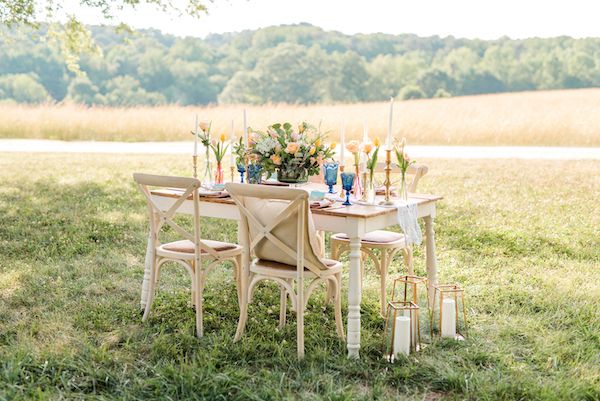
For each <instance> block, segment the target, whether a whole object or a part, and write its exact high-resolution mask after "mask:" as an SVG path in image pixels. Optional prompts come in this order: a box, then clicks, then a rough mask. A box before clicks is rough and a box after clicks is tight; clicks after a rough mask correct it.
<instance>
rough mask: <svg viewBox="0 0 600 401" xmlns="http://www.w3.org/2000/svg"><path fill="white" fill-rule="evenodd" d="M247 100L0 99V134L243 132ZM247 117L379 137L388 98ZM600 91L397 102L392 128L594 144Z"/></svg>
mask: <svg viewBox="0 0 600 401" xmlns="http://www.w3.org/2000/svg"><path fill="white" fill-rule="evenodd" d="M244 107H246V106H210V107H179V106H161V107H153V108H149V107H139V108H126V109H125V108H123V109H119V108H102V107H96V108H88V107H83V106H77V105H41V106H24V105H11V104H1V103H0V138H45V139H63V140H97V141H181V140H189V139H190V134H189V132H190V130H191V129H193V124H194V116H195V115H196V114H198V115H199V116H200V118H201V119H206V120H212V121H213V124H214V130H215V131H216V132H217V133H221V132H225V133H227V135H229V132H230V127H231V120H234V123H235V127H236V130H237V133H238V135H241V131H242V110H243V108H244ZM246 108H247V113H248V123H249V125H250V126H252V127H253V128H265V127H266V126H267V125H269V124H271V123H273V122H277V121H282V120H285V121H291V122H300V121H302V120H306V121H309V122H311V123H313V124H315V125H317V124H319V122H322V128H323V129H324V130H329V131H331V137H332V138H333V139H337V136H338V133H339V130H340V125H341V122H342V121H345V122H346V124H347V135H348V137H349V138H360V137H362V132H363V122H364V121H367V125H368V127H369V131H370V133H371V135H379V136H382V137H383V136H385V135H386V134H387V129H388V128H387V127H388V111H389V106H388V104H387V103H362V104H340V105H309V106H301V105H265V106H247V107H246ZM599 109H600V89H580V90H560V91H546V92H524V93H506V94H498V95H480V96H466V97H457V98H448V99H428V100H412V101H403V102H396V104H395V108H394V121H395V123H394V134H395V135H396V136H398V137H402V136H404V137H406V138H408V141H409V143H413V144H423V145H543V146H600V113H598V110H599Z"/></svg>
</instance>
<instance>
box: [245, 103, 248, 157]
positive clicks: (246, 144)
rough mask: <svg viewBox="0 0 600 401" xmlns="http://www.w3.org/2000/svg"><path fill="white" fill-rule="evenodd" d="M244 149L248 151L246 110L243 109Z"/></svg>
mask: <svg viewBox="0 0 600 401" xmlns="http://www.w3.org/2000/svg"><path fill="white" fill-rule="evenodd" d="M244 147H245V148H246V149H248V125H247V123H246V109H244Z"/></svg>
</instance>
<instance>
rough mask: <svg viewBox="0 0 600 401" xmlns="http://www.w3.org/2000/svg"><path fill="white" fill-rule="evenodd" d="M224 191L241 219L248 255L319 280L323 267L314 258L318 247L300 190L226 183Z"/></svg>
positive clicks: (243, 242) (305, 199) (302, 191)
mask: <svg viewBox="0 0 600 401" xmlns="http://www.w3.org/2000/svg"><path fill="white" fill-rule="evenodd" d="M225 188H226V189H227V191H228V192H229V194H230V195H231V197H232V198H233V199H234V201H235V203H236V204H237V206H238V208H239V211H240V215H241V223H242V224H241V240H242V245H243V246H244V247H246V251H247V252H248V254H250V252H254V255H255V256H256V257H257V258H259V259H263V260H269V261H273V262H278V263H284V264H287V265H292V266H296V267H297V269H298V272H302V271H303V270H304V268H307V269H309V270H311V271H312V272H313V273H315V274H316V275H318V276H320V275H321V272H322V271H324V270H326V269H327V266H325V264H324V263H323V261H321V259H320V258H319V256H318V252H317V249H318V243H317V241H316V238H315V237H314V232H315V230H314V226H313V223H312V218H311V216H310V213H309V205H308V193H307V192H306V191H304V190H302V189H295V188H277V187H268V186H263V185H250V184H234V183H227V184H225Z"/></svg>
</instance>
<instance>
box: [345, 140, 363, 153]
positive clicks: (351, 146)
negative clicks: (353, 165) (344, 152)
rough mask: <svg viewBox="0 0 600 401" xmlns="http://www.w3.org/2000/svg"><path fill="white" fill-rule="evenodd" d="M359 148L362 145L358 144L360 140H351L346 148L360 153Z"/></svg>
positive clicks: (351, 151)
mask: <svg viewBox="0 0 600 401" xmlns="http://www.w3.org/2000/svg"><path fill="white" fill-rule="evenodd" d="M359 148H360V145H359V144H358V141H350V142H348V144H347V145H346V149H348V152H350V153H358V151H359Z"/></svg>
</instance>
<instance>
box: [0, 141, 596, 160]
mask: <svg viewBox="0 0 600 401" xmlns="http://www.w3.org/2000/svg"><path fill="white" fill-rule="evenodd" d="M192 149H193V144H192V142H93V141H73V142H65V141H53V140H44V139H40V140H36V139H0V152H42V153H46V152H50V153H138V154H140V153H141V154H189V153H191V152H192ZM410 153H411V156H412V157H414V158H434V159H537V160H600V148H569V147H542V146H410Z"/></svg>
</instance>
